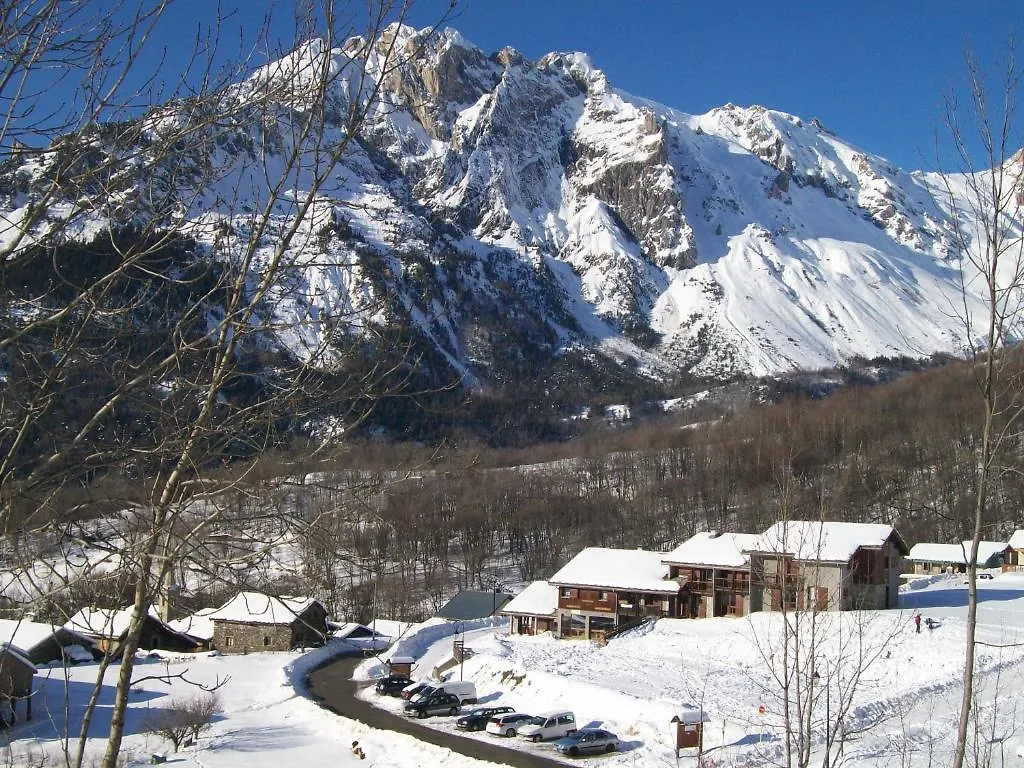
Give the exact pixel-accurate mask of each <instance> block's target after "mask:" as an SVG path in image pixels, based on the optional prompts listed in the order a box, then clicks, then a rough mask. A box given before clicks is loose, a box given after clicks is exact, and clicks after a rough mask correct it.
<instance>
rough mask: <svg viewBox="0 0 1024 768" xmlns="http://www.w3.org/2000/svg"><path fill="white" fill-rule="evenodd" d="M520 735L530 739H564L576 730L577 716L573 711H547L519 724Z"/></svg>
mask: <svg viewBox="0 0 1024 768" xmlns="http://www.w3.org/2000/svg"><path fill="white" fill-rule="evenodd" d="M518 731H519V735H520V736H522V737H523V738H524V739H528V740H529V741H541V740H542V739H564V738H565V737H566V736H568V735H569V734H570V733H575V732H576V716H575V715H574V714H573V713H572V712H567V711H565V710H561V711H559V710H556V711H554V712H545V713H543V714H541V715H537V717H535V718H533V720H530V721H529V722H527V723H523V724H522V725H520V726H519V729H518Z"/></svg>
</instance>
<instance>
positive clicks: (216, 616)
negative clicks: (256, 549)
mask: <svg viewBox="0 0 1024 768" xmlns="http://www.w3.org/2000/svg"><path fill="white" fill-rule="evenodd" d="M313 605H322V604H321V603H320V601H319V600H315V599H313V598H311V597H272V596H271V595H264V594H263V593H261V592H239V593H238V594H237V595H235V596H234V597H233V598H231V599H230V600H228V601H227V602H226V603H224V605H222V606H221V607H220V608H216V609H214V610H212V611H210V612H209V613H207V614H205V615H204V618H206V619H208V620H209V621H211V622H212V621H234V622H238V623H242V624H291V623H293V622H294V621H295V620H296V619H297V618H298V617H299V616H301V615H302V614H303V613H305V612H306V611H307V610H309V609H310V608H311V607H312V606H313ZM325 610H326V609H325ZM211 637H212V634H211Z"/></svg>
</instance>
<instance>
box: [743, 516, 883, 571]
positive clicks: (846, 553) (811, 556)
mask: <svg viewBox="0 0 1024 768" xmlns="http://www.w3.org/2000/svg"><path fill="white" fill-rule="evenodd" d="M894 532H895V529H894V528H893V527H892V526H891V525H885V524H884V523H834V522H821V521H813V520H789V521H784V522H779V523H775V525H773V526H772V527H771V528H769V529H768V530H767V531H765V532H764V533H763V534H761V535H760V536H759V537H758V538H757V540H756V541H755V542H754V544H753V546H751V547H750V548H749V549H748V550H747V551H748V552H765V553H774V554H783V553H785V554H789V555H793V557H795V558H796V559H797V560H810V561H823V562H840V563H845V562H848V561H849V560H850V558H851V557H853V553H854V552H856V551H857V550H858V549H859V548H860V547H880V546H882V545H883V544H884V543H885V541H886V539H888V538H889V537H890V536H891V535H892V534H893V533H894Z"/></svg>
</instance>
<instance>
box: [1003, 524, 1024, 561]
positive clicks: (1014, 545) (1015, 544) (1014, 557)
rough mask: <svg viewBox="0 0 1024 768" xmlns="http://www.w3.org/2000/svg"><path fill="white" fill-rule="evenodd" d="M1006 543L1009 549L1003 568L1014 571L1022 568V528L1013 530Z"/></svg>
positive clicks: (1023, 533) (1023, 544)
mask: <svg viewBox="0 0 1024 768" xmlns="http://www.w3.org/2000/svg"><path fill="white" fill-rule="evenodd" d="M1006 544H1007V546H1008V547H1009V548H1010V550H1009V552H1008V558H1007V561H1006V563H1005V565H1004V568H1006V569H1008V570H1014V571H1019V570H1024V529H1017V530H1016V531H1014V532H1013V535H1012V536H1011V537H1010V540H1009V541H1008V542H1007V543H1006Z"/></svg>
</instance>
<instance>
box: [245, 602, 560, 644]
mask: <svg viewBox="0 0 1024 768" xmlns="http://www.w3.org/2000/svg"><path fill="white" fill-rule="evenodd" d="M548 594H549V595H550V594H551V593H550V592H548ZM263 647H264V648H269V647H270V635H264V636H263Z"/></svg>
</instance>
